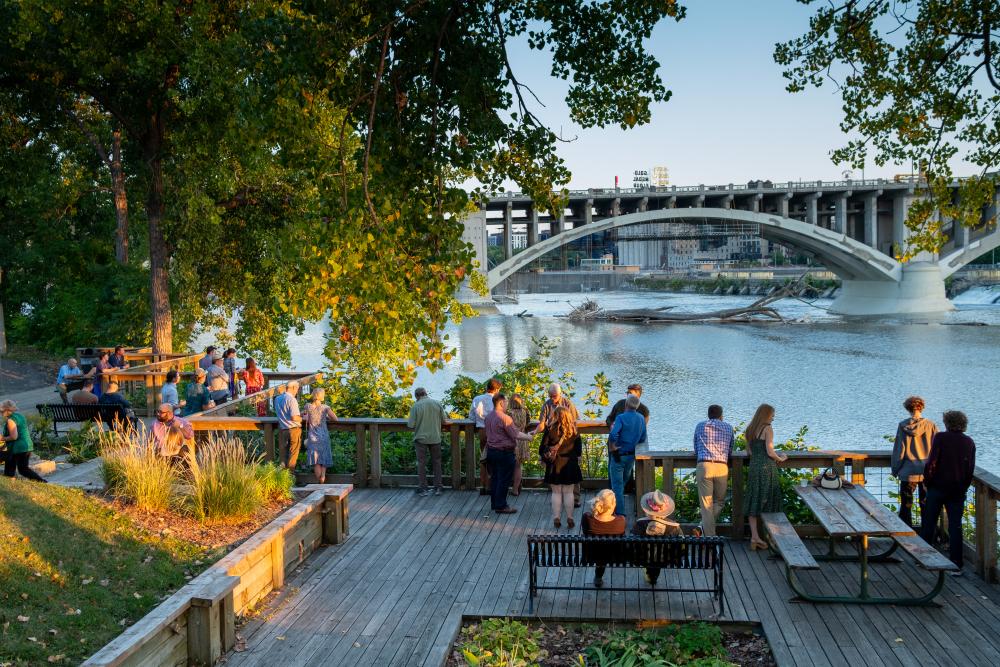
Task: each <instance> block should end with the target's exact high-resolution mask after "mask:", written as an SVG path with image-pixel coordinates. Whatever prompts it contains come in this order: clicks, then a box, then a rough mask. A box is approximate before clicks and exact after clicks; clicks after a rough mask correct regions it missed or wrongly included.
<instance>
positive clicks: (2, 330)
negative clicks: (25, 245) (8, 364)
mask: <svg viewBox="0 0 1000 667" xmlns="http://www.w3.org/2000/svg"><path fill="white" fill-rule="evenodd" d="M4 354H7V322H5V321H4V318H3V269H0V355H4Z"/></svg>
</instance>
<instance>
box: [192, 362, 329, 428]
mask: <svg viewBox="0 0 1000 667" xmlns="http://www.w3.org/2000/svg"><path fill="white" fill-rule="evenodd" d="M322 379H323V374H322V373H306V374H297V375H294V376H293V377H292V378H291V379H289V380H288V381H287V382H283V383H282V384H279V385H275V386H273V387H268V388H267V389H262V390H261V391H258V392H254V393H252V394H247V395H246V396H244V397H242V398H237V399H236V400H234V401H227V402H225V403H222V404H221V405H217V406H215V407H214V408H209V409H208V410H203V411H201V412H199V413H197V414H198V415H209V416H214V415H215V414H216V413H218V412H225V411H228V410H232V409H233V408H234V407H236V406H238V405H241V404H252V403H256V402H257V401H259V400H260V399H262V398H268V397H270V396H273V395H274V394H278V393H282V392H284V391H285V387H287V386H288V383H289V382H292V381H296V382H299V383H301V384H309V383H311V382H313V381H317V382H318V381H321V380H322ZM191 416H192V417H194V416H195V415H191Z"/></svg>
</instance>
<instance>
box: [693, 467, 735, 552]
mask: <svg viewBox="0 0 1000 667" xmlns="http://www.w3.org/2000/svg"><path fill="white" fill-rule="evenodd" d="M696 475H697V479H698V505H699V509H700V510H701V527H702V530H704V531H705V535H715V522H716V520H717V519H718V518H719V513H720V512H721V511H722V506H723V505H725V503H726V487H727V486H728V485H729V466H728V465H726V464H725V463H713V462H712V461H699V462H698V469H697V473H696Z"/></svg>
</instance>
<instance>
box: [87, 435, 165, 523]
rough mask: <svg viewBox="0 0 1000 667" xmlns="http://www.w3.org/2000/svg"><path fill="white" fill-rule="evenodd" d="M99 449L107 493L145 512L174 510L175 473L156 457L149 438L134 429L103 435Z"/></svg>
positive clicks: (153, 446)
mask: <svg viewBox="0 0 1000 667" xmlns="http://www.w3.org/2000/svg"><path fill="white" fill-rule="evenodd" d="M99 448H100V452H101V457H102V465H101V476H102V477H103V478H104V486H105V488H106V489H107V490H108V492H110V493H111V494H113V495H115V496H117V497H118V498H121V499H122V500H125V501H127V502H129V503H132V504H133V505H135V506H136V507H137V508H139V509H142V510H145V511H147V512H162V511H165V510H169V509H172V508H174V507H176V501H177V494H178V492H179V489H178V485H179V482H180V479H179V474H178V470H177V469H176V468H175V467H174V466H172V465H171V464H170V461H168V460H167V459H164V458H162V457H161V456H159V455H158V454H157V453H156V446H155V442H154V441H153V438H152V436H150V435H149V434H147V433H145V432H141V433H140V432H138V431H136V430H134V429H129V430H126V431H106V432H104V433H102V434H101V437H100V446H99Z"/></svg>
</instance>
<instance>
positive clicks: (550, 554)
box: [528, 535, 726, 616]
mask: <svg viewBox="0 0 1000 667" xmlns="http://www.w3.org/2000/svg"><path fill="white" fill-rule="evenodd" d="M725 543H726V540H725V539H724V538H721V537H689V536H685V537H639V536H621V537H594V536H587V535H531V536H529V537H528V568H529V571H528V572H529V586H530V599H529V603H528V610H529V613H530V612H533V611H534V608H535V595H536V593H537V592H538V591H539V590H543V589H545V590H609V591H643V590H648V591H651V592H656V591H684V592H689V593H713V594H714V595H715V599H716V601H717V603H718V607H719V615H720V616H721V615H722V614H723V613H724V611H725V602H724V598H723V549H724V547H725ZM598 566H601V567H607V568H628V567H642V568H646V567H651V568H659V569H661V570H711V571H712V586H711V587H710V588H708V587H701V588H699V587H697V586H694V585H692V586H691V587H687V588H676V587H649V588H643V587H639V586H635V587H626V588H623V587H616V586H603V587H601V588H596V587H593V586H587V585H580V586H547V585H542V584H539V583H538V568H542V567H598ZM692 584H694V582H693V581H692Z"/></svg>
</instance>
